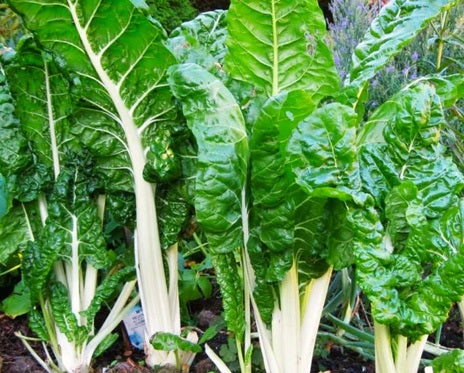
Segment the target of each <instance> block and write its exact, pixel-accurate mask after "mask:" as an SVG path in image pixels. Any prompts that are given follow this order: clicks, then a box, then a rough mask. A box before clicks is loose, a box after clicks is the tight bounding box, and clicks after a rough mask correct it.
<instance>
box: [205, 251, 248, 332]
mask: <svg viewBox="0 0 464 373" xmlns="http://www.w3.org/2000/svg"><path fill="white" fill-rule="evenodd" d="M211 261H212V263H213V266H214V270H215V272H216V281H217V283H218V284H219V287H220V289H221V295H222V304H223V307H224V318H225V320H226V323H227V329H229V330H230V331H231V332H234V333H236V334H237V337H238V339H239V340H241V339H242V337H243V333H244V331H245V313H244V303H243V302H244V300H243V290H242V289H243V285H242V280H241V278H240V275H239V273H238V266H237V263H236V261H235V256H234V254H233V253H227V254H213V255H211Z"/></svg>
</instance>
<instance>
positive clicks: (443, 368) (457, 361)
mask: <svg viewBox="0 0 464 373" xmlns="http://www.w3.org/2000/svg"><path fill="white" fill-rule="evenodd" d="M432 367H433V371H434V372H436V373H447V372H453V373H464V351H463V350H460V349H455V350H453V351H451V352H448V353H446V354H444V355H440V356H438V357H437V358H435V359H433V360H432Z"/></svg>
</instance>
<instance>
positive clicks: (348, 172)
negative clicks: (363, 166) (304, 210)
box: [287, 103, 367, 204]
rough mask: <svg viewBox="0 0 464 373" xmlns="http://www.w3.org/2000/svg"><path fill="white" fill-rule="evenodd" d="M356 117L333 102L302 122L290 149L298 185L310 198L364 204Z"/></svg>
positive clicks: (349, 109)
mask: <svg viewBox="0 0 464 373" xmlns="http://www.w3.org/2000/svg"><path fill="white" fill-rule="evenodd" d="M356 128H357V115H356V113H355V112H354V111H353V110H352V109H351V108H350V107H348V106H344V105H341V104H338V103H332V104H328V105H325V106H323V107H321V108H320V109H317V110H316V111H314V113H313V114H312V115H310V116H308V117H307V118H306V119H305V120H304V121H302V122H301V123H299V125H298V127H297V129H296V130H295V131H294V132H293V134H292V137H291V139H290V141H289V143H288V146H287V152H288V162H289V164H290V167H291V169H292V171H293V173H294V174H295V177H296V182H297V183H298V185H300V186H301V187H302V188H303V189H304V190H305V191H306V193H307V194H308V195H309V196H310V197H316V198H336V199H340V200H341V201H354V202H355V203H357V204H362V203H364V202H365V199H366V198H367V197H366V196H365V195H364V194H363V193H361V192H360V189H361V178H360V174H359V168H358V162H357V147H356Z"/></svg>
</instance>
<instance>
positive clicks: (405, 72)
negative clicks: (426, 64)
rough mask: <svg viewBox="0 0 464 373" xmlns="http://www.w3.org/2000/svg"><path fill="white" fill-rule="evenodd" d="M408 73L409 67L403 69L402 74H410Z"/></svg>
mask: <svg viewBox="0 0 464 373" xmlns="http://www.w3.org/2000/svg"><path fill="white" fill-rule="evenodd" d="M408 73H409V67H405V68H404V69H403V70H401V74H403V76H405V77H407V76H408Z"/></svg>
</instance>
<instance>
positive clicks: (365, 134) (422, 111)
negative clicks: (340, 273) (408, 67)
mask: <svg viewBox="0 0 464 373" xmlns="http://www.w3.org/2000/svg"><path fill="white" fill-rule="evenodd" d="M443 123H444V118H443V110H442V107H441V103H440V99H439V97H438V96H437V95H436V94H435V91H434V89H433V88H432V87H431V86H430V85H428V84H421V85H417V86H415V87H414V88H411V89H409V90H403V91H401V92H400V93H398V94H397V95H395V96H394V97H393V98H392V99H390V100H389V101H388V102H386V103H385V104H383V105H382V106H381V107H379V109H378V110H376V112H375V113H374V114H373V115H372V117H371V118H370V120H369V121H368V122H367V123H366V125H365V127H363V130H362V131H361V133H360V135H359V139H358V144H360V146H361V150H360V153H361V157H360V161H361V163H360V168H361V177H362V180H363V185H364V188H365V189H366V190H367V191H369V193H370V194H372V195H373V196H374V197H375V199H376V201H377V203H381V200H382V198H383V197H385V195H386V193H388V191H389V190H390V189H391V188H392V187H393V186H395V185H398V184H400V182H401V181H403V180H409V181H412V182H413V183H414V184H415V185H416V186H417V187H418V189H419V190H420V191H421V193H422V198H423V203H424V205H425V207H426V214H427V215H428V216H437V214H439V212H440V211H444V210H446V208H447V207H449V206H450V205H451V204H452V203H453V195H455V194H456V192H458V191H459V190H461V189H462V188H463V186H464V179H463V176H462V174H461V173H460V172H459V170H458V168H457V166H456V165H455V164H454V163H453V162H452V161H451V159H450V158H447V157H445V156H444V150H443V149H442V148H441V146H440V145H439V139H440V130H441V127H442V125H443Z"/></svg>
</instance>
